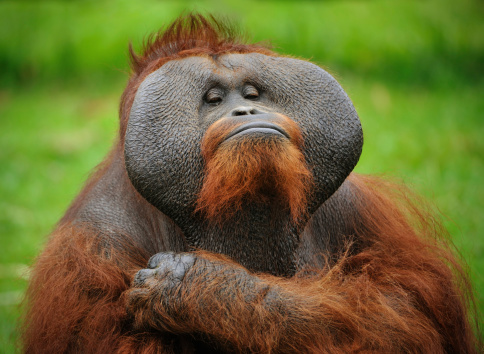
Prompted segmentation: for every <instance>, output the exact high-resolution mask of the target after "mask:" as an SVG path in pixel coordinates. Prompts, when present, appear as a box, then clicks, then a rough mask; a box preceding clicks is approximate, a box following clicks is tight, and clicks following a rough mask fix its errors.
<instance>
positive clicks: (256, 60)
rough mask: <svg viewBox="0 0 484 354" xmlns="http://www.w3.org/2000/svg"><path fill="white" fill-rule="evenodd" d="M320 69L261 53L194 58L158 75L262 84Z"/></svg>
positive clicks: (301, 76)
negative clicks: (262, 82)
mask: <svg viewBox="0 0 484 354" xmlns="http://www.w3.org/2000/svg"><path fill="white" fill-rule="evenodd" d="M320 70H321V69H320V68H319V67H318V66H316V65H314V64H311V63H309V62H306V61H303V60H298V59H293V58H286V57H276V56H268V55H264V54H260V53H248V54H235V53H232V54H223V55H220V56H216V57H210V56H193V57H188V58H183V59H176V60H172V61H169V62H168V63H166V64H165V65H163V66H162V67H161V68H159V69H158V70H157V71H158V72H159V74H163V75H167V76H172V77H179V75H180V74H181V75H182V76H184V77H185V79H188V80H190V79H195V80H196V79H201V80H210V79H211V80H217V81H222V82H223V81H226V82H237V81H240V80H251V81H254V82H258V81H261V80H264V81H265V80H267V79H269V81H270V79H273V78H274V75H275V76H277V77H279V78H280V77H285V78H286V79H289V78H292V79H296V80H297V79H299V80H300V79H304V77H307V76H308V75H310V74H311V73H313V72H314V71H320Z"/></svg>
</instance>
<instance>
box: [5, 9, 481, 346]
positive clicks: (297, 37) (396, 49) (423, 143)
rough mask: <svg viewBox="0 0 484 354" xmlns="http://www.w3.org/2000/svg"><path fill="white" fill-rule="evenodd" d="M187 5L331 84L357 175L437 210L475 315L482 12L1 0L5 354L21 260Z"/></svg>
mask: <svg viewBox="0 0 484 354" xmlns="http://www.w3.org/2000/svg"><path fill="white" fill-rule="evenodd" d="M191 10H196V11H201V12H204V13H206V12H212V13H215V14H218V15H224V16H227V17H228V18H230V19H232V20H234V21H236V22H238V23H239V25H240V27H241V28H243V29H245V30H246V31H247V33H248V34H249V37H250V38H252V39H253V40H255V41H262V40H270V41H271V42H272V43H273V44H274V45H275V47H276V50H277V51H280V52H281V53H286V54H291V55H294V56H298V57H302V58H307V59H311V60H313V61H314V62H316V63H318V64H320V65H322V66H323V67H325V68H326V69H327V70H329V71H330V72H331V73H333V75H335V76H336V77H337V79H338V80H339V81H340V82H341V83H342V85H343V87H344V88H345V89H346V91H347V92H348V94H349V95H350V97H351V98H352V100H353V102H354V104H355V106H356V109H357V111H358V112H359V114H360V117H361V120H362V124H363V129H364V134H365V145H364V149H363V155H362V157H361V160H360V163H359V164H358V166H357V168H356V170H357V171H358V172H363V173H377V174H385V175H389V176H397V177H399V178H401V179H402V180H403V181H404V182H405V183H407V184H410V185H411V186H412V187H413V188H414V189H415V190H417V191H418V192H419V193H421V194H423V195H424V196H426V197H427V198H428V199H430V200H431V201H432V202H433V203H434V204H435V205H436V206H437V208H438V209H439V210H440V211H441V212H442V215H443V218H444V220H445V224H446V226H447V227H448V229H449V230H450V232H451V234H452V237H453V239H454V241H455V244H456V245H457V248H458V249H459V250H460V252H461V254H462V256H463V258H464V259H465V260H466V261H467V262H468V264H469V267H470V272H471V276H472V279H473V283H474V285H475V289H476V294H477V298H478V301H479V305H478V306H479V308H480V310H481V311H482V310H483V309H484V305H483V303H484V276H483V272H484V238H483V237H484V223H483V212H484V188H483V186H482V184H483V179H484V113H483V112H484V98H483V94H484V80H483V73H484V3H483V2H482V1H478V0H475V1H471V0H460V1H452V0H426V1H414V0H395V1H383V0H380V1H377V0H375V1H364V0H359V1H356V0H355V1H289V0H286V1H277V2H276V1H252V0H244V1H239V0H237V1H236V0H233V1H215V0H213V1H208V0H207V1H197V2H189V1H155V0H152V1H121V0H120V1H107V0H97V1H72V2H69V1H56V2H47V1H46V2H44V1H39V2H34V1H32V2H31V1H17V2H13V1H12V2H10V1H1V2H0V352H6V353H10V352H15V342H16V330H15V325H16V320H17V318H18V316H19V313H20V310H19V300H20V299H21V296H22V293H23V291H24V289H25V286H26V283H27V282H26V280H25V279H26V274H27V273H26V269H27V268H26V265H29V264H30V263H31V262H32V260H33V258H34V257H35V256H36V255H37V254H38V253H39V251H40V250H41V248H42V246H43V244H44V242H45V240H46V236H47V235H48V234H49V232H50V231H51V230H52V229H53V227H54V224H55V223H56V221H57V220H58V219H59V218H60V217H61V216H62V214H63V212H64V210H65V209H66V208H67V206H68V204H69V202H70V201H71V200H72V199H73V197H74V196H75V195H76V193H78V192H79V190H80V188H81V186H82V183H83V181H85V179H86V178H87V177H88V176H89V171H90V170H91V169H92V168H93V167H94V166H95V165H96V164H98V163H99V162H100V161H101V160H102V158H103V156H104V155H105V154H106V152H107V151H108V150H109V148H110V146H111V144H112V142H113V141H114V138H115V135H116V131H117V105H118V100H119V96H120V95H121V92H122V90H123V86H124V84H125V82H126V79H127V71H128V66H127V57H126V53H127V44H128V42H130V41H131V42H133V43H134V45H135V48H139V47H140V43H141V41H142V39H143V38H144V37H145V36H146V35H147V34H148V33H150V32H153V31H155V30H157V29H158V28H159V27H160V26H161V25H163V24H165V23H167V21H170V20H172V19H173V18H175V17H176V16H177V15H178V14H180V13H181V12H182V11H191Z"/></svg>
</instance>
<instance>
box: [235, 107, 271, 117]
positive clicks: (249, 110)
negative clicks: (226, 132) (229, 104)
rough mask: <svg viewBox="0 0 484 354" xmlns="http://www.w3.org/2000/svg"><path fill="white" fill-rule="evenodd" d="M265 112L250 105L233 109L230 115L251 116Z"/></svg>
mask: <svg viewBox="0 0 484 354" xmlns="http://www.w3.org/2000/svg"><path fill="white" fill-rule="evenodd" d="M261 113H263V112H261V111H259V110H257V109H255V108H254V107H248V106H239V107H237V108H235V109H234V110H232V112H230V116H232V117H236V116H249V115H253V114H261Z"/></svg>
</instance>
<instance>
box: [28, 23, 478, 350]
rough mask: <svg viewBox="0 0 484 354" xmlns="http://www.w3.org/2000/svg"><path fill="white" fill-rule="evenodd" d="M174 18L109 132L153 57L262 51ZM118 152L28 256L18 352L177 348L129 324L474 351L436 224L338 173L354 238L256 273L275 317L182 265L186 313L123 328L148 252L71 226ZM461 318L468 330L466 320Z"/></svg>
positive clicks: (276, 346)
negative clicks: (289, 268) (328, 259)
mask: <svg viewBox="0 0 484 354" xmlns="http://www.w3.org/2000/svg"><path fill="white" fill-rule="evenodd" d="M190 21H191V22H190ZM182 22H183V20H180V21H178V22H176V23H175V24H174V25H173V26H172V27H171V29H170V31H171V32H168V34H165V35H162V36H160V35H158V37H156V38H155V39H154V40H151V41H150V43H151V44H149V45H147V47H146V49H145V52H144V54H143V55H142V56H140V57H137V56H135V55H133V58H134V59H133V63H134V68H133V69H134V71H135V73H134V75H133V77H132V79H131V80H130V82H129V84H128V87H127V89H126V91H125V93H124V95H123V100H122V104H121V137H122V136H123V134H124V129H125V126H126V120H127V117H128V115H129V109H130V107H131V104H132V101H133V97H134V94H135V92H136V89H137V87H138V85H139V83H140V82H141V81H142V80H143V78H144V77H145V76H146V75H147V74H149V73H150V72H151V71H153V70H154V69H155V68H156V67H159V66H160V65H162V63H163V62H166V61H167V60H171V59H173V58H177V57H180V55H182V54H181V53H183V52H184V53H188V54H186V55H195V54H196V55H199V54H204V55H205V54H209V55H210V54H214V53H218V52H250V51H261V52H264V53H266V51H267V50H266V49H261V48H260V47H254V46H245V45H241V46H239V45H240V44H238V42H237V40H236V39H233V38H229V39H224V38H220V37H217V34H216V31H215V30H214V29H213V27H212V25H210V24H209V23H208V22H207V21H206V20H204V19H203V18H202V17H197V16H194V17H189V26H188V29H184V28H182V27H181V24H182ZM190 24H191V25H190ZM202 29H203V30H202ZM170 43H173V44H170ZM169 48H172V50H171V51H170V50H169ZM190 51H191V52H190ZM269 53H270V52H269ZM122 139H123V138H121V140H122ZM209 150H210V149H209ZM122 151H123V149H122V143H120V144H118V145H117V146H116V148H115V149H114V151H113V153H112V155H111V157H110V158H109V159H108V160H107V161H106V162H105V164H104V165H103V166H102V167H101V168H100V169H99V172H98V173H97V174H96V175H95V176H94V177H93V179H92V180H91V181H90V182H89V183H88V185H87V186H86V188H85V189H84V191H83V192H82V193H81V194H80V195H79V197H78V198H77V199H76V202H75V203H74V204H73V206H72V207H71V208H70V209H69V211H68V213H67V214H66V216H65V217H64V218H63V219H62V220H61V222H60V224H59V225H58V227H57V229H56V231H55V232H54V233H53V234H52V235H51V237H50V240H49V243H48V245H47V247H46V249H45V250H44V252H43V253H42V255H41V256H39V258H38V259H37V262H36V265H35V268H34V270H33V273H32V280H31V283H30V286H29V289H28V291H27V299H28V309H27V312H26V315H25V321H24V325H23V334H22V338H23V349H24V350H25V352H28V353H36V352H39V353H40V352H45V353H63V352H82V353H111V352H117V353H135V352H136V353H171V352H177V347H176V345H175V344H174V343H173V340H172V338H173V337H171V336H170V335H169V333H167V334H166V335H165V334H160V333H158V332H156V331H154V330H146V329H145V330H140V328H145V326H147V325H148V324H150V323H151V324H152V325H153V327H154V328H156V326H157V325H158V324H159V323H160V322H161V323H165V324H167V326H169V331H170V332H171V333H175V334H181V335H185V334H187V333H191V332H193V331H195V332H197V333H206V334H208V335H209V336H210V337H211V338H215V339H217V340H218V341H219V342H220V343H222V346H224V347H226V348H231V349H232V350H233V351H240V352H249V351H254V352H261V353H262V352H266V353H269V352H281V353H282V352H293V353H294V352H298V353H299V352H301V353H304V352H317V353H352V352H382V353H394V352H402V353H444V352H447V353H476V352H478V351H479V350H480V348H481V346H480V343H479V340H478V339H476V338H479V336H478V335H477V336H476V335H474V334H473V332H472V331H473V328H472V323H473V321H472V316H471V315H472V311H470V313H469V310H468V309H469V308H471V310H472V305H473V298H472V292H471V287H470V284H469V279H468V277H467V275H466V269H465V268H463V267H462V266H461V265H460V263H459V261H458V260H457V259H456V257H455V256H454V252H453V250H452V247H451V246H450V241H448V240H447V239H446V238H445V237H443V236H442V235H445V232H444V231H443V229H442V227H441V226H440V224H439V222H438V221H436V219H435V218H434V217H433V216H432V215H431V214H429V213H428V212H427V211H425V209H423V208H422V207H421V202H420V201H419V200H415V199H414V198H413V197H411V196H410V197H409V195H408V193H407V191H406V190H405V189H403V188H400V187H396V186H394V185H392V184H389V183H387V182H384V181H382V180H381V179H378V178H372V177H365V176H361V175H356V174H352V175H351V176H350V177H349V181H350V182H351V184H352V185H353V186H354V189H353V193H354V197H355V198H354V200H355V203H356V207H357V210H358V214H359V215H357V219H355V220H352V221H353V222H354V224H355V228H356V234H355V235H348V236H354V239H355V240H357V242H358V247H359V249H360V250H361V251H359V252H357V253H356V254H347V255H343V256H342V257H341V259H340V260H339V261H338V262H337V264H336V265H335V266H331V267H330V266H329V265H328V266H327V267H324V268H323V269H317V270H314V271H313V272H308V271H304V272H301V273H300V274H297V275H296V276H295V277H293V278H291V279H283V278H277V277H272V276H268V275H263V274H260V275H258V276H259V277H260V279H261V280H262V282H264V283H265V284H267V285H269V286H270V288H271V289H277V290H278V291H279V292H280V293H281V294H283V295H284V299H285V300H286V301H285V302H284V303H277V304H275V305H277V306H280V307H277V306H276V308H284V309H285V310H287V311H274V310H273V309H271V307H268V306H264V302H263V301H262V298H261V299H259V300H260V301H255V302H253V303H249V302H247V301H224V299H223V298H220V297H217V296H213V295H214V294H219V293H220V290H224V289H225V291H228V292H232V293H233V294H235V297H234V299H237V298H242V295H241V294H239V292H240V291H241V289H239V288H237V287H235V286H234V287H231V288H229V289H226V287H227V284H230V282H227V280H228V279H224V278H223V274H221V275H220V274H217V273H214V274H211V273H208V274H205V277H203V276H190V272H196V271H199V272H201V273H200V275H203V273H202V270H201V269H198V268H196V267H194V268H192V270H191V271H190V272H189V274H187V275H186V278H187V279H188V280H189V283H188V284H186V286H185V287H180V289H179V291H180V298H181V300H183V302H184V303H185V304H186V306H187V307H186V309H185V311H186V313H187V314H189V316H187V317H186V318H184V320H183V321H181V322H174V321H173V319H172V318H171V316H170V315H169V314H168V313H167V312H166V311H165V312H164V309H163V306H162V304H161V303H159V304H157V307H156V308H155V310H156V316H157V317H156V318H154V315H153V313H152V312H148V311H146V312H141V313H139V314H138V316H137V317H136V318H135V319H134V326H132V325H131V323H130V322H129V321H130V320H131V319H130V318H129V317H128V314H127V312H126V303H127V295H128V294H129V291H130V284H131V281H132V278H133V276H134V274H135V273H136V271H138V270H139V269H142V268H144V267H145V266H146V262H147V260H148V257H149V256H150V254H147V252H146V251H143V250H141V249H140V248H139V247H138V246H136V245H135V244H134V243H133V242H131V241H130V240H131V238H130V236H129V235H125V236H123V235H118V237H119V239H117V240H116V242H117V243H118V244H122V246H123V247H122V249H119V248H114V247H108V248H107V249H104V248H105V247H106V244H107V245H109V243H104V242H103V240H104V239H105V238H106V237H108V238H109V237H112V236H106V235H104V236H103V235H102V234H100V231H98V230H96V229H95V227H94V226H93V225H85V224H79V223H74V219H75V218H76V212H77V210H78V209H79V208H80V206H81V205H82V204H83V203H85V202H87V200H86V196H87V194H88V192H89V191H90V190H91V188H92V186H93V185H94V183H95V182H96V181H97V180H99V179H100V178H101V177H102V176H103V175H104V174H106V173H107V171H108V170H109V168H110V167H111V166H113V165H114V163H116V162H119V161H121V162H122V161H123V154H122ZM210 151H211V150H210ZM119 178H120V180H119V188H120V189H121V192H122V193H124V194H125V195H135V197H134V198H135V200H136V202H137V203H138V204H137V205H138V207H139V208H142V210H143V212H144V215H145V217H146V220H154V219H155V218H156V216H157V215H158V213H159V212H158V211H157V210H156V209H154V208H153V207H152V206H151V205H149V204H148V203H147V202H146V201H144V199H142V198H139V196H138V195H137V193H136V192H135V191H134V189H133V187H132V186H131V184H130V183H129V180H128V179H127V177H126V176H125V175H123V176H122V177H119ZM351 215H352V214H349V215H348V218H350V217H352V216H351ZM147 222H148V221H147ZM155 238H156V234H155V233H153V239H155ZM200 257H203V258H205V259H207V260H210V261H213V262H220V263H221V264H225V265H227V266H228V267H233V268H241V267H240V266H239V265H237V264H235V263H234V262H232V261H231V260H229V259H226V258H224V257H221V256H218V255H213V254H207V253H200ZM217 275H220V276H217ZM222 280H224V281H222ZM224 287H225V288H224ZM147 295H148V294H147ZM150 300H151V298H148V297H147V298H146V301H150ZM474 322H475V323H476V326H477V320H476V321H474ZM137 328H138V329H137ZM477 331H478V329H477Z"/></svg>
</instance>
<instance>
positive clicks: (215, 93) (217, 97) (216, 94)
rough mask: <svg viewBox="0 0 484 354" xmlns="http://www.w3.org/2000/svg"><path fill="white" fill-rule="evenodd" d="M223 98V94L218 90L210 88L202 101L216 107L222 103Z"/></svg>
mask: <svg viewBox="0 0 484 354" xmlns="http://www.w3.org/2000/svg"><path fill="white" fill-rule="evenodd" d="M223 96H224V94H223V91H222V90H220V89H219V88H212V89H210V90H208V92H207V93H206V94H205V98H204V100H205V102H206V103H208V104H211V105H214V106H216V105H218V104H219V103H220V102H222V99H223Z"/></svg>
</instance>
